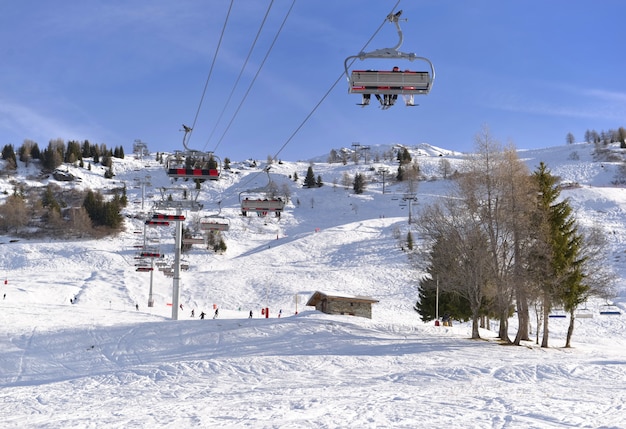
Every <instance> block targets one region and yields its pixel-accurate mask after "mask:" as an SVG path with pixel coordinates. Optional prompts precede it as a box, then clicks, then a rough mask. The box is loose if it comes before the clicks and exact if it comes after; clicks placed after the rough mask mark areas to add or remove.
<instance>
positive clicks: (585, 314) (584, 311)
mask: <svg viewBox="0 0 626 429" xmlns="http://www.w3.org/2000/svg"><path fill="white" fill-rule="evenodd" d="M576 318H577V319H593V313H592V312H591V310H589V309H588V308H579V309H578V311H576Z"/></svg>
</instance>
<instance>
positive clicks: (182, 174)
mask: <svg viewBox="0 0 626 429" xmlns="http://www.w3.org/2000/svg"><path fill="white" fill-rule="evenodd" d="M183 129H184V131H185V135H184V136H183V147H184V148H185V150H184V151H176V152H175V153H174V155H171V156H169V157H168V158H167V160H166V168H167V175H168V176H169V177H172V178H175V179H179V178H180V179H200V180H218V179H219V176H220V160H219V159H218V158H217V157H216V156H215V155H214V154H213V153H212V152H202V151H199V150H193V149H189V148H188V147H187V142H186V140H187V136H188V135H189V133H190V132H191V128H190V127H188V126H186V125H183Z"/></svg>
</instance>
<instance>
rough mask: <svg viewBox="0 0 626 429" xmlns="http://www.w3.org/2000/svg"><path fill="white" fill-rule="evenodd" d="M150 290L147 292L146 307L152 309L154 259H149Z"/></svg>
mask: <svg viewBox="0 0 626 429" xmlns="http://www.w3.org/2000/svg"><path fill="white" fill-rule="evenodd" d="M150 268H151V269H150V290H149V292H148V307H154V298H153V296H152V282H153V279H154V258H150Z"/></svg>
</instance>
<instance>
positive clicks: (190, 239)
mask: <svg viewBox="0 0 626 429" xmlns="http://www.w3.org/2000/svg"><path fill="white" fill-rule="evenodd" d="M182 241H183V244H204V238H203V237H183V238H182Z"/></svg>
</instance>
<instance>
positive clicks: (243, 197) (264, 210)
mask: <svg viewBox="0 0 626 429" xmlns="http://www.w3.org/2000/svg"><path fill="white" fill-rule="evenodd" d="M265 172H266V173H267V178H268V183H267V185H266V186H265V187H262V188H257V189H250V190H247V191H243V192H240V193H239V202H240V203H241V215H242V216H247V215H248V212H255V213H256V214H257V216H267V214H268V213H270V212H272V213H274V214H275V216H276V217H280V214H281V212H282V211H283V209H284V208H285V202H284V201H283V200H282V198H279V197H269V198H268V197H266V196H262V194H263V193H264V192H266V191H267V190H268V189H269V186H270V183H271V182H272V180H271V178H270V173H269V167H268V168H266V169H265Z"/></svg>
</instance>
